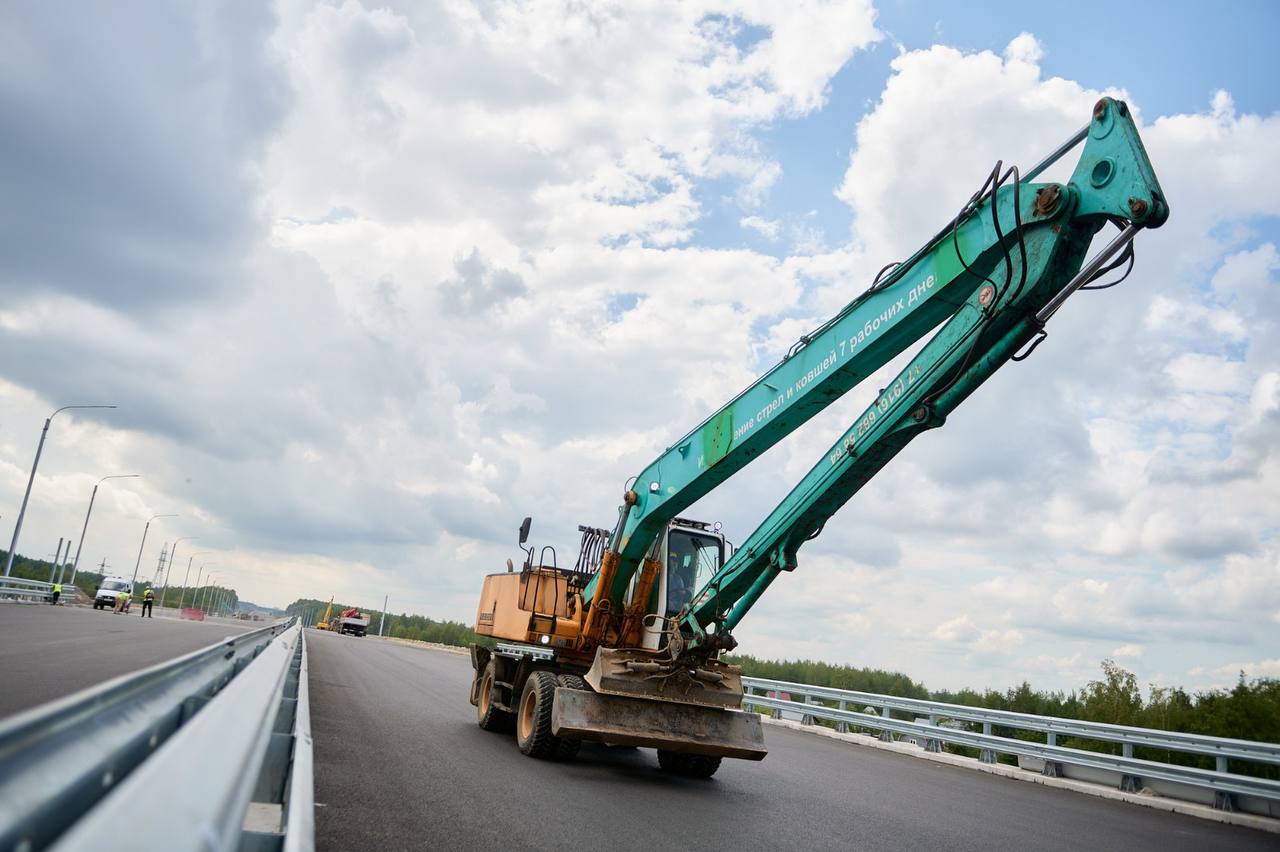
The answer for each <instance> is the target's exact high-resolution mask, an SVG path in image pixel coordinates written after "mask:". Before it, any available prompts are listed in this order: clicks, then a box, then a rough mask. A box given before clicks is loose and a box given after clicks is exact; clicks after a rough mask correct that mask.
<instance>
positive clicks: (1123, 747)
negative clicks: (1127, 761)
mask: <svg viewBox="0 0 1280 852" xmlns="http://www.w3.org/2000/svg"><path fill="white" fill-rule="evenodd" d="M1120 755H1121V756H1122V757H1133V743H1121V744H1120Z"/></svg>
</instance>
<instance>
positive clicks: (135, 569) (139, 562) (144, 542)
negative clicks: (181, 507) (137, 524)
mask: <svg viewBox="0 0 1280 852" xmlns="http://www.w3.org/2000/svg"><path fill="white" fill-rule="evenodd" d="M176 517H178V516H177V515H152V516H151V517H150V518H148V519H147V525H146V526H145V527H143V528H142V543H141V544H139V545H138V559H137V561H136V562H134V563H133V579H132V580H130V581H129V585H130V586H132V585H133V584H134V583H136V582H138V567H139V566H140V565H142V548H144V547H146V546H147V530H149V529H151V522H152V521H154V520H155V519H156V518H176Z"/></svg>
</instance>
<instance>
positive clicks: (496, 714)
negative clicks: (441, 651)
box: [476, 663, 515, 733]
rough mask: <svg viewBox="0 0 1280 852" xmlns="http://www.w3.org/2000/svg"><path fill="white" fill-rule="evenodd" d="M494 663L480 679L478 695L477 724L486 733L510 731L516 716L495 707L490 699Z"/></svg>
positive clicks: (485, 669) (486, 667)
mask: <svg viewBox="0 0 1280 852" xmlns="http://www.w3.org/2000/svg"><path fill="white" fill-rule="evenodd" d="M493 677H494V675H493V663H489V665H487V666H485V667H484V674H483V675H482V676H481V678H480V689H479V691H478V692H477V693H476V722H477V723H478V724H479V725H480V727H481V728H483V729H484V730H486V731H502V732H503V733H505V732H507V731H510V730H511V729H512V727H514V725H513V724H512V723H513V722H514V721H515V715H514V714H513V713H508V712H507V711H506V710H501V709H499V708H497V707H495V706H494V704H493V701H492V700H491V699H490V697H489V696H490V692H491V691H492V690H493Z"/></svg>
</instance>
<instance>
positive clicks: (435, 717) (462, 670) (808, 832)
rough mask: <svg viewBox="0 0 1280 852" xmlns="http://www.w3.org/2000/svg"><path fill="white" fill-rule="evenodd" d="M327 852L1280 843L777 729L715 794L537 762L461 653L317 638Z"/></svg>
mask: <svg viewBox="0 0 1280 852" xmlns="http://www.w3.org/2000/svg"><path fill="white" fill-rule="evenodd" d="M307 641H308V660H309V666H310V686H311V719H312V732H313V736H314V748H315V760H316V770H315V771H316V841H317V848H318V849H320V850H348V849H388V850H389V849H481V848H483V849H502V850H504V852H505V850H517V849H548V850H561V849H565V848H568V847H573V846H579V845H586V846H588V847H590V848H606V849H608V850H609V852H623V850H630V849H643V850H646V852H652V850H655V849H700V850H708V852H709V850H719V849H743V850H747V849H768V850H780V849H806V850H815V849H846V850H847V849H859V850H878V849H885V850H913V849H920V850H935V849H973V850H984V852H985V850H991V849H1047V850H1057V849H1062V850H1079V849H1124V850H1126V852H1137V850H1143V849H1152V850H1160V852H1176V850H1197V852H1198V850H1205V849H1240V850H1248V849H1275V848H1276V847H1277V843H1276V836H1275V835H1271V834H1264V833H1262V832H1257V831H1253V830H1249V829H1242V828H1237V827H1233V826H1225V825H1220V824H1217V823H1211V822H1208V821H1205V820H1199V819H1195V818H1193V817H1187V816H1181V815H1178V814H1169V813H1165V812H1163V811H1156V810H1152V809H1149V808H1143V807H1138V806H1135V805H1129V804H1125V803H1123V802H1114V801H1108V800H1104V799H1098V798H1094V797H1092V796H1085V795H1081V794H1078V793H1073V792H1070V791H1067V790H1057V789H1053V788H1049V787H1044V786H1041V785H1038V784H1027V783H1024V782H1020V781H1016V780H1013V779H1007V778H1000V777H997V776H992V775H987V774H985V773H980V772H974V771H969V770H966V769H963V768H957V767H951V766H945V765H941V764H936V763H931V762H929V761H924V760H918V759H915V758H912V757H909V756H905V755H898V754H893V753H891V752H883V751H878V750H875V749H867V748H859V747H857V746H846V745H843V744H841V743H835V742H832V741H830V740H827V739H823V738H820V737H815V736H811V735H809V734H804V733H800V732H795V731H788V730H784V729H781V728H776V727H767V728H766V729H765V739H766V742H767V743H768V746H769V749H770V753H769V756H768V757H767V758H765V760H764V762H763V763H749V762H744V761H728V760H727V761H725V763H724V765H723V766H722V767H721V769H720V771H719V772H718V773H717V774H716V776H715V777H714V778H713V779H711V780H709V781H691V780H686V779H680V778H673V777H671V776H668V775H665V774H663V773H660V772H659V771H658V768H657V761H656V758H655V756H654V753H653V752H652V751H650V750H647V749H641V750H616V749H608V748H605V747H603V746H596V745H594V744H591V743H586V744H584V745H583V748H582V753H581V755H580V756H579V758H578V760H577V761H576V762H574V763H552V762H547V761H539V760H532V759H530V758H527V757H525V756H524V755H522V754H521V753H520V752H519V750H518V749H517V748H516V745H515V740H514V737H513V736H512V735H510V734H494V733H486V732H485V731H481V730H480V729H479V728H478V727H477V726H476V724H475V710H474V708H473V707H472V706H471V705H470V704H468V703H467V689H468V685H469V683H470V678H471V664H470V661H469V659H468V658H467V657H466V656H464V655H461V654H451V653H447V652H443V651H433V650H429V649H425V648H416V647H411V646H405V645H397V644H392V643H387V642H380V641H377V640H375V639H371V638H370V639H359V638H355V637H344V636H337V635H333V634H328V633H320V632H319V631H315V630H308V631H307Z"/></svg>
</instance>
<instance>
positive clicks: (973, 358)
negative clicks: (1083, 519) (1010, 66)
mask: <svg viewBox="0 0 1280 852" xmlns="http://www.w3.org/2000/svg"><path fill="white" fill-rule="evenodd" d="M1082 142H1083V143H1084V148H1083V150H1082V151H1081V154H1080V159H1079V161H1078V162H1077V164H1076V167H1075V170H1074V172H1073V173H1072V175H1071V177H1070V179H1069V180H1067V181H1066V182H1065V183H1052V182H1041V181H1037V178H1038V177H1039V176H1040V175H1041V174H1042V173H1043V172H1044V170H1045V169H1047V168H1048V167H1049V166H1051V165H1052V164H1053V163H1055V162H1056V161H1058V160H1059V159H1061V158H1062V157H1063V156H1064V155H1065V154H1067V153H1068V152H1069V151H1071V150H1072V149H1073V148H1075V147H1076V146H1078V145H1079V144H1080V143H1082ZM1168 215H1169V208H1168V205H1167V203H1166V201H1165V198H1164V194H1163V192H1162V191H1161V189H1160V184H1159V182H1158V181H1157V180H1156V177H1155V173H1154V171H1153V170H1152V168H1151V163H1150V162H1149V160H1148V159H1147V154H1146V151H1145V150H1143V146H1142V142H1141V140H1140V139H1139V137H1138V132H1137V128H1136V127H1135V126H1134V123H1133V119H1132V117H1131V116H1130V115H1129V110H1128V107H1126V106H1125V104H1124V103H1123V102H1122V101H1117V100H1114V99H1111V98H1103V99H1102V100H1100V101H1098V103H1097V104H1096V105H1095V107H1094V110H1093V115H1092V118H1091V120H1090V122H1089V123H1088V124H1087V125H1086V126H1085V127H1084V128H1082V129H1081V130H1080V131H1079V132H1078V133H1076V134H1075V135H1074V136H1072V138H1071V139H1069V140H1067V141H1066V142H1065V143H1064V144H1063V145H1062V146H1060V147H1059V148H1058V149H1057V150H1056V151H1054V152H1053V153H1052V154H1050V155H1049V156H1048V157H1046V158H1045V159H1044V160H1043V161H1042V162H1040V163H1039V164H1037V165H1036V166H1035V167H1034V168H1032V169H1031V170H1030V171H1029V172H1027V173H1026V174H1025V175H1024V174H1021V173H1019V171H1018V169H1017V168H1010V169H1008V170H1004V169H1003V167H1002V165H1001V164H999V163H997V164H996V167H995V168H994V169H993V170H992V171H991V174H990V175H989V176H988V178H987V180H986V181H985V182H984V183H983V185H982V186H981V187H980V188H979V190H978V191H977V192H976V193H974V194H973V196H972V197H971V198H970V199H969V201H968V203H966V204H965V205H964V207H963V208H962V209H961V211H960V212H959V213H958V214H957V215H956V216H955V217H954V218H953V219H952V220H951V221H950V222H948V223H947V224H946V225H945V226H944V227H943V228H941V229H940V230H939V231H938V233H937V234H936V235H935V236H934V237H933V238H932V239H930V240H929V241H928V242H926V243H925V244H924V246H922V247H921V248H920V249H919V250H918V251H916V252H915V254H913V255H912V256H911V257H909V258H908V259H906V260H905V261H903V262H902V263H899V264H891V265H890V266H888V267H885V269H883V270H881V274H880V275H878V276H877V277H876V279H875V281H874V282H873V283H872V285H871V287H870V288H868V289H867V290H866V291H865V292H864V293H862V294H861V295H860V296H858V297H857V298H856V299H854V300H853V301H852V302H850V303H849V304H848V305H846V306H845V307H844V308H843V309H842V310H841V311H840V312H839V313H838V314H836V316H834V317H832V318H831V319H830V320H828V321H827V322H825V323H824V324H823V325H822V326H820V327H819V328H817V329H816V330H814V331H813V332H811V333H810V334H807V335H805V336H804V337H802V338H801V339H800V340H799V341H798V342H797V344H796V345H795V346H794V347H792V349H791V351H790V352H788V353H787V356H786V357H785V358H784V359H783V360H782V362H781V363H779V364H778V365H776V366H775V367H773V368H772V369H771V370H769V371H768V372H767V373H766V374H765V375H764V376H762V377H761V378H760V379H759V380H757V381H756V382H754V383H753V384H752V385H751V386H750V387H748V388H747V389H746V390H744V391H742V393H740V394H738V395H737V396H735V397H734V398H733V399H732V400H730V401H729V402H728V403H727V404H726V405H725V406H723V407H722V408H721V409H720V410H718V411H716V412H715V413H714V414H712V415H711V416H710V417H708V418H707V419H706V420H704V421H703V422H702V423H700V424H698V426H697V427H696V428H695V429H693V430H692V431H691V432H689V433H688V434H687V435H685V436H684V437H682V438H681V439H680V440H678V441H676V442H675V443H674V444H672V445H671V446H670V447H669V448H667V450H666V451H664V452H663V453H662V454H661V455H660V456H659V457H658V458H657V459H655V460H654V461H653V462H652V463H650V464H649V465H648V466H647V467H646V468H645V469H644V470H642V471H641V472H640V473H639V474H638V475H637V476H636V477H635V478H634V480H633V481H634V486H632V487H628V488H627V489H626V492H625V495H624V498H623V505H622V506H621V507H620V509H619V511H618V516H617V520H616V523H615V525H614V527H613V529H612V531H608V530H602V529H595V528H591V527H583V528H581V530H582V532H583V533H584V538H583V546H582V551H581V553H580V555H579V559H578V564H577V565H575V567H574V568H573V569H561V568H558V567H557V566H556V565H555V564H554V560H553V562H552V564H551V565H545V564H541V559H539V564H535V563H534V558H533V548H529V549H528V551H527V558H526V560H525V564H524V566H522V568H521V570H520V571H519V572H518V573H517V572H516V571H515V570H514V565H513V564H512V563H511V561H510V560H508V563H507V573H496V574H490V575H488V576H486V577H485V581H484V587H483V589H482V590H481V598H480V604H479V607H478V609H477V612H476V632H477V633H478V634H480V635H484V636H489V637H492V638H493V639H495V640H497V644H496V645H495V646H494V647H493V649H492V650H490V649H489V648H486V647H481V646H480V645H478V644H477V645H473V646H472V649H471V654H472V665H473V667H474V668H475V678H474V680H473V682H472V691H471V696H470V699H471V703H472V704H474V705H475V707H476V714H477V721H478V723H479V725H480V726H481V727H482V728H485V729H487V730H499V729H505V728H506V727H507V726H508V725H510V724H512V723H514V727H515V730H516V739H517V741H518V742H519V744H520V748H521V750H523V751H524V752H525V753H526V754H530V755H532V756H535V757H537V756H543V757H545V756H550V755H564V754H569V753H572V752H573V751H574V750H576V748H577V745H578V744H579V743H580V742H581V741H583V740H598V741H602V742H605V743H610V744H614V745H640V746H652V747H655V748H657V749H658V750H659V751H658V758H659V764H660V765H661V766H662V767H663V768H664V769H668V770H669V771H673V772H677V773H679V774H686V775H695V776H698V777H707V776H708V775H710V774H712V773H714V772H715V771H716V767H717V766H718V765H719V761H720V759H721V758H722V757H735V758H745V759H755V760H759V759H761V758H763V757H764V756H765V754H766V750H765V747H764V735H763V730H762V727H761V724H760V720H759V717H758V716H757V715H756V714H753V713H745V712H742V711H741V710H740V709H737V708H738V707H739V705H740V704H741V700H742V681H741V670H740V669H738V668H737V667H736V666H733V665H730V664H728V663H726V662H723V661H721V660H720V659H719V653H720V652H721V651H726V650H732V649H733V648H734V647H735V645H736V644H737V643H736V640H735V639H734V637H733V630H734V628H735V627H736V626H737V625H738V624H739V622H741V620H742V618H743V617H744V616H745V615H746V614H747V612H748V611H750V609H751V607H752V606H753V605H754V604H755V603H756V601H757V600H759V599H760V596H761V595H762V594H764V592H765V590H766V589H768V588H769V585H770V584H771V583H772V582H773V581H774V580H775V579H777V577H778V576H779V575H780V574H782V573H783V572H786V571H792V570H794V569H795V568H796V563H797V554H798V552H799V550H800V548H801V547H802V546H803V545H804V543H805V542H807V541H809V540H811V539H813V538H814V537H816V536H817V535H818V534H819V533H820V532H821V531H822V529H823V527H824V525H825V524H826V523H827V521H828V520H829V519H830V518H831V516H832V515H833V514H835V513H836V512H837V511H838V510H839V509H840V507H841V506H843V505H844V504H845V503H846V502H847V501H848V500H849V499H850V498H851V497H852V496H853V495H854V494H856V493H857V492H858V490H859V489H860V488H862V486H863V485H865V484H866V483H867V482H868V481H870V479H871V478H872V477H873V476H875V474H876V473H878V472H879V471H880V469H881V468H883V467H884V466H885V465H886V464H888V463H889V462H890V461H891V460H892V459H893V458H894V456H896V455H897V454H898V452H900V451H901V450H902V449H903V448H904V447H905V446H906V445H907V444H908V443H909V442H910V441H911V440H912V439H913V438H915V437H916V436H917V435H919V434H921V433H922V432H925V431H927V430H929V429H936V428H937V427H939V426H941V425H943V424H944V423H945V422H946V419H947V417H948V415H950V413H951V412H952V411H954V410H955V408H956V406H958V405H960V403H962V402H963V401H964V400H965V399H966V398H967V397H968V396H969V394H971V393H973V392H974V391H975V390H976V389H977V388H978V387H979V386H980V385H981V384H982V383H983V382H985V381H986V380H987V379H988V378H990V377H991V375H992V374H993V373H994V372H995V371H996V370H998V369H999V368H1000V367H1001V366H1003V365H1004V364H1005V363H1007V362H1008V361H1010V360H1022V359H1024V358H1026V357H1028V356H1029V355H1030V354H1031V352H1032V351H1033V350H1034V349H1035V347H1036V346H1037V345H1038V344H1039V343H1040V342H1041V341H1042V340H1044V338H1045V336H1046V331H1045V326H1046V323H1047V322H1048V321H1049V319H1050V317H1052V316H1053V314H1054V312H1055V311H1057V310H1058V309H1059V308H1060V307H1061V306H1062V304H1063V302H1065V300H1066V299H1068V298H1069V297H1070V296H1071V295H1072V294H1073V293H1075V292H1077V291H1078V290H1080V289H1082V288H1089V287H1092V288H1095V289H1096V288H1101V287H1105V286H1111V284H1112V283H1115V282H1112V281H1108V282H1107V283H1104V284H1096V283H1093V282H1096V281H1097V280H1098V279H1099V278H1100V277H1102V276H1106V275H1108V274H1109V273H1112V272H1113V271H1114V270H1117V269H1118V268H1119V267H1120V266H1122V265H1124V264H1126V263H1128V264H1130V266H1131V265H1132V262H1133V240H1134V237H1135V236H1136V235H1137V234H1138V232H1139V231H1141V230H1142V229H1143V228H1155V227H1159V226H1160V225H1162V224H1163V223H1164V222H1165V220H1166V219H1167V217H1168ZM1112 226H1114V227H1116V228H1118V229H1119V233H1118V234H1117V235H1116V236H1115V237H1114V238H1113V239H1111V240H1110V241H1109V242H1108V243H1107V244H1106V245H1105V247H1104V248H1102V249H1101V250H1100V251H1099V252H1098V253H1097V254H1096V255H1094V256H1093V257H1092V258H1089V256H1088V255H1089V250H1090V247H1091V244H1092V242H1093V240H1094V237H1095V236H1096V235H1097V234H1098V233H1099V232H1100V231H1102V230H1104V229H1106V228H1109V227H1112ZM1125 274H1127V272H1126V273H1125ZM926 338H927V340H926ZM922 340H923V341H925V342H924V343H923V345H922V346H921V347H920V349H919V351H918V352H916V354H915V355H914V356H913V357H911V358H910V360H909V361H908V363H907V364H906V366H905V367H904V368H903V369H902V370H901V371H900V372H899V373H898V375H897V376H896V377H895V378H894V379H893V380H892V381H891V382H889V383H888V384H887V385H886V386H885V387H884V388H882V389H880V391H879V392H878V393H877V395H876V398H875V399H874V400H873V401H872V403H871V404H870V405H869V406H867V408H866V409H865V410H864V411H863V412H862V413H861V414H859V415H858V417H857V419H855V420H854V422H853V423H852V425H850V426H849V428H848V429H847V430H846V431H845V432H844V434H842V435H841V437H840V439H839V440H838V441H836V443H835V444H834V445H833V446H831V448H830V449H828V450H827V452H826V453H825V454H824V455H823V457H822V458H821V459H820V460H819V461H818V463H817V464H816V465H815V466H814V467H813V469H812V470H810V471H809V473H808V474H807V475H806V476H805V477H804V479H803V480H801V482H800V483H799V484H798V485H797V486H796V487H795V488H794V489H792V491H791V492H790V493H789V494H788V495H787V496H786V498H785V499H783V501H782V502H781V503H780V504H779V505H778V507H777V508H776V509H774V510H773V511H772V512H771V513H770V514H769V515H768V517H766V518H765V519H764V521H763V522H762V523H761V524H760V526H759V527H758V528H757V529H756V530H755V531H754V532H753V533H752V534H751V535H750V536H749V537H748V538H747V539H746V540H745V541H744V542H743V544H742V545H741V547H739V548H738V549H737V551H736V552H734V553H733V554H732V556H730V557H729V558H728V559H727V560H723V559H722V558H721V557H720V556H716V557H715V558H714V559H713V563H714V568H713V570H712V571H711V572H710V573H711V575H710V578H709V579H708V580H707V581H706V582H705V583H703V584H702V586H701V587H700V588H699V589H697V590H696V591H695V592H694V593H693V595H692V596H691V597H687V598H686V597H685V595H686V594H687V592H688V588H689V587H688V586H687V585H685V584H686V582H688V578H687V577H686V576H685V575H686V574H689V576H690V577H691V576H694V575H693V574H691V573H689V570H688V569H689V568H690V565H691V563H690V562H689V561H687V560H688V559H690V555H689V553H688V552H687V546H688V543H689V542H691V541H693V538H691V535H695V537H696V538H697V539H698V540H700V541H703V542H707V543H708V544H698V545H695V547H696V548H697V549H698V551H699V552H700V553H702V552H711V551H718V550H719V549H720V545H721V544H722V539H721V538H720V537H719V534H718V533H715V535H714V536H713V535H712V532H710V531H708V530H707V528H706V525H705V524H701V523H700V522H697V521H691V520H687V519H681V518H678V517H677V515H679V514H681V513H682V512H683V510H684V509H686V508H688V507H689V506H690V505H692V504H693V503H694V502H695V501H696V500H697V499H698V498H700V497H702V496H703V495H705V494H707V493H708V492H710V491H711V490H712V489H714V488H715V487H717V486H718V485H720V484H721V483H723V482H724V481H725V480H727V479H728V478H729V477H730V476H732V475H733V474H734V473H735V472H737V471H738V470H740V469H741V468H742V467H744V466H745V465H747V464H749V463H750V462H751V461H752V460H753V459H755V458H756V457H758V456H759V455H760V454H761V453H763V452H764V451H766V450H767V449H768V448H769V447H771V446H773V445H774V444H776V443H777V442H778V441H780V440H782V439H783V438H785V437H786V436H787V435H789V434H791V433H792V432H794V431H795V430H796V429H797V428H799V427H800V426H801V425H802V424H803V423H805V422H807V421H808V420H809V419H810V418H811V417H813V416H815V415H816V414H818V413H819V412H821V411H822V410H824V409H825V408H826V407H827V406H829V405H831V404H832V403H833V402H835V401H836V400H837V399H839V398H840V397H841V396H842V395H843V394H844V393H846V392H847V391H849V390H850V389H851V388H853V387H855V386H856V385H857V384H859V383H860V382H862V381H864V380H866V379H867V377H869V376H871V375H872V374H873V373H875V372H876V371H877V370H878V369H880V368H881V367H883V366H884V365H885V364H887V363H888V362H889V361H890V360H891V359H893V358H895V357H896V356H898V355H901V354H902V353H904V352H905V351H906V350H907V349H908V348H910V347H912V346H913V345H916V344H917V343H919V342H920V341H922ZM528 529H529V527H528V519H526V522H525V524H524V525H523V526H522V527H521V535H520V541H521V544H522V545H523V544H524V542H525V540H526V538H527V534H528ZM677 541H683V542H685V544H682V545H681V547H685V548H686V552H684V553H683V555H682V552H681V549H680V548H679V547H676V546H675V544H674V543H675V542H677ZM704 547H705V548H706V550H705V551H704V550H703V548H704ZM544 550H545V548H544ZM664 557H665V559H664ZM698 558H699V559H701V558H702V557H698ZM664 561H665V562H666V564H667V570H666V573H665V574H664V573H663V563H664ZM673 577H674V578H678V579H679V580H680V583H679V584H678V585H672V582H673ZM673 589H674V590H675V594H672V590H673ZM660 598H661V599H660ZM673 601H675V602H674V603H673ZM673 610H675V612H674V614H673Z"/></svg>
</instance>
